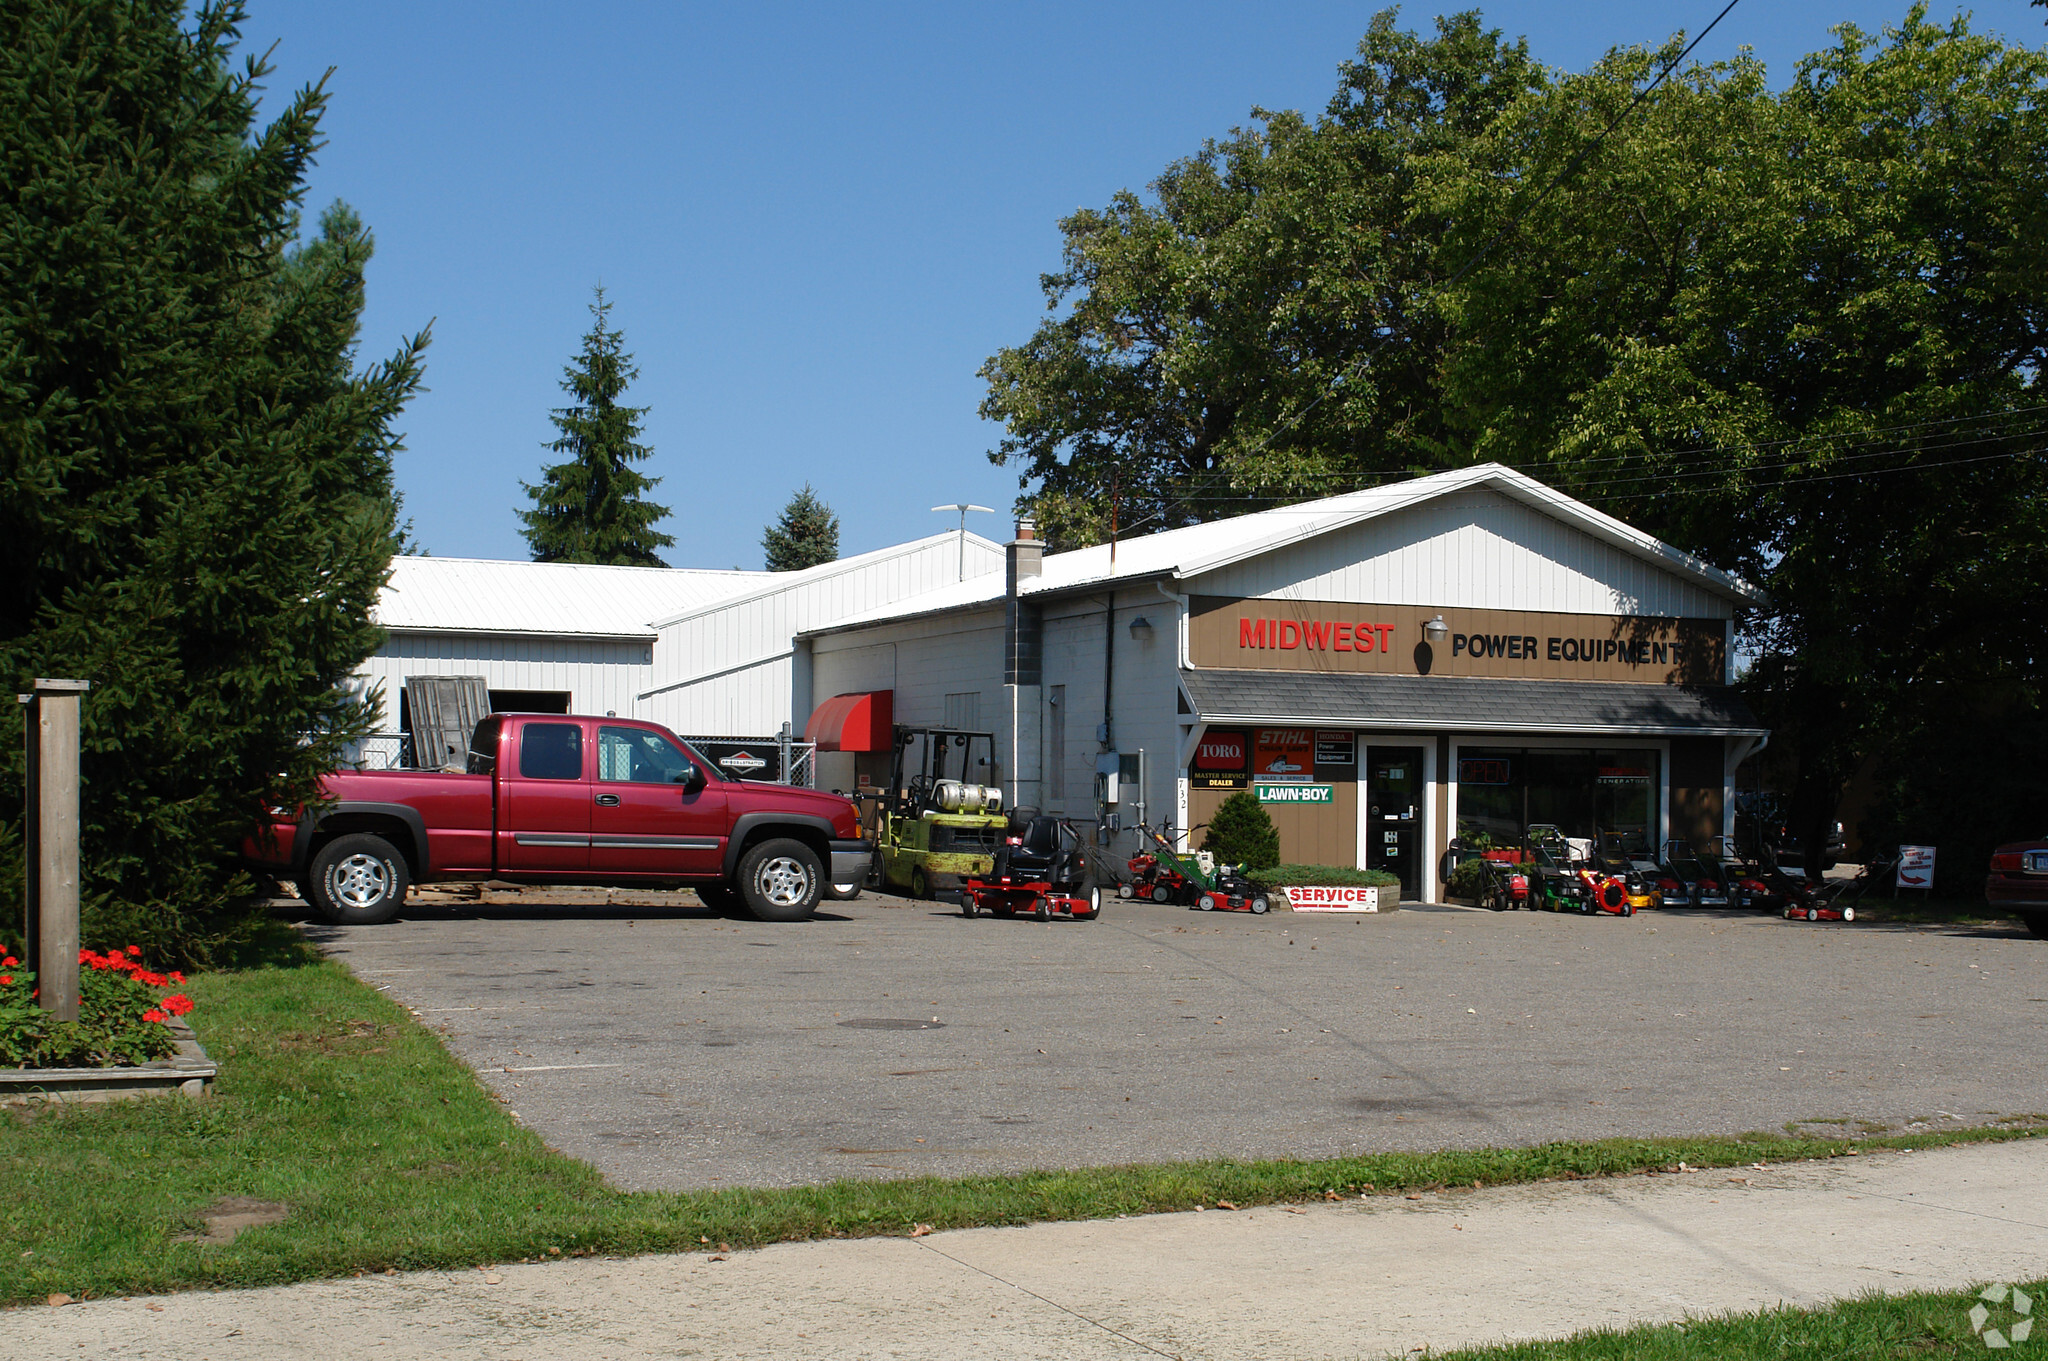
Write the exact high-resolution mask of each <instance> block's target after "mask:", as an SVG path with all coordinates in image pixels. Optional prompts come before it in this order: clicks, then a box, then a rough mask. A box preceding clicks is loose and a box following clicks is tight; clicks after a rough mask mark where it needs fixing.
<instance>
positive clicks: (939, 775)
mask: <svg viewBox="0 0 2048 1361" xmlns="http://www.w3.org/2000/svg"><path fill="white" fill-rule="evenodd" d="M913 748H915V749H916V753H915V755H913V754H912V749H913ZM995 749H996V737H995V734H994V733H992V732H968V731H966V730H965V729H961V728H927V727H917V726H914V725H912V724H907V723H899V724H897V725H896V742H895V749H894V751H893V753H892V754H891V756H890V760H889V788H888V791H887V793H886V794H885V796H884V797H885V798H886V799H887V801H888V803H889V806H890V811H891V812H893V813H894V814H895V815H896V816H898V817H906V818H915V817H922V816H923V815H924V814H925V813H927V812H931V811H936V808H937V805H935V804H934V803H933V802H932V798H933V795H934V793H935V791H936V790H937V789H938V787H939V781H941V780H958V781H960V782H961V783H962V784H985V783H986V782H987V775H988V769H989V763H990V762H991V761H992V760H993V759H994V758H995ZM977 756H978V757H979V759H980V764H979V766H978V767H977V765H976V758H977Z"/></svg>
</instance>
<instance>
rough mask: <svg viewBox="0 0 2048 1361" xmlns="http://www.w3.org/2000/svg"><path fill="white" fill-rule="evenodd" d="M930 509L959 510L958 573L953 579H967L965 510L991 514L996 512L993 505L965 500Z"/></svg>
mask: <svg viewBox="0 0 2048 1361" xmlns="http://www.w3.org/2000/svg"><path fill="white" fill-rule="evenodd" d="M932 509H933V510H957V511H959V512H960V575H959V576H958V577H955V578H954V580H956V581H965V580H967V512H968V511H970V510H978V511H981V512H982V513H983V514H985V515H993V514H995V513H996V512H995V508H994V507H993V506H972V505H969V504H967V502H965V501H961V502H959V503H957V504H955V505H950V506H933V507H932Z"/></svg>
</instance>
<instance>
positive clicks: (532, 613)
mask: <svg viewBox="0 0 2048 1361" xmlns="http://www.w3.org/2000/svg"><path fill="white" fill-rule="evenodd" d="M1002 564H1003V550H1002V548H1001V547H1000V546H999V545H997V544H994V543H991V542H989V541H988V540H987V539H984V538H981V537H980V536H979V535H975V534H963V533H961V532H959V531H953V532H949V533H943V534H935V535H931V536H929V537H927V538H923V539H918V540H916V541H914V542H911V543H906V544H899V545H896V546H895V547H891V548H882V549H876V550H874V551H873V552H869V553H862V554H858V555H856V556H854V557H850V558H842V559H840V560H838V561H836V562H829V563H824V564H821V565H820V566H817V567H812V568H808V569H806V570H804V571H801V572H740V571H732V572H723V571H703V570H697V569H688V568H659V567H603V566H594V565H588V564H574V563H537V562H498V561H487V560H480V559H474V558H435V557H402V558H399V559H397V560H396V561H394V562H393V563H392V571H391V580H390V582H389V583H388V584H387V585H386V586H385V588H384V591H383V593H382V594H381V595H380V596H379V598H378V602H377V608H376V612H375V618H376V621H377V622H378V623H379V624H381V625H383V626H384V628H385V629H386V630H387V632H388V634H389V637H388V639H387V640H386V642H385V644H384V646H383V647H381V648H379V649H378V651H377V652H376V654H375V655H374V656H372V657H370V658H369V659H368V660H366V661H365V662H364V663H363V665H362V667H361V668H359V669H358V671H357V673H356V676H355V678H354V684H355V685H356V686H357V687H358V688H359V689H360V690H361V691H364V692H367V691H368V690H370V689H371V688H372V687H381V694H382V696H383V704H384V721H383V723H382V724H381V725H380V726H381V727H382V728H383V729H384V730H385V732H386V733H388V734H389V736H387V737H385V738H382V739H378V740H375V741H373V742H371V743H369V744H366V749H365V750H364V751H363V752H362V753H360V754H359V755H360V757H361V759H363V760H365V761H366V762H367V763H369V764H389V763H393V762H395V760H396V757H397V752H398V733H399V732H400V730H401V714H400V712H399V709H400V704H401V700H400V696H401V695H402V693H403V690H404V684H405V682H406V680H407V679H409V678H413V677H423V676H480V677H482V678H483V679H484V682H485V684H486V686H487V687H488V689H489V692H490V695H491V699H492V707H493V708H498V709H527V710H541V711H554V712H563V713H597V714H603V713H616V714H622V715H630V716H633V717H641V718H653V719H655V720H656V721H658V722H661V723H665V724H667V725H668V726H669V727H671V728H674V729H676V730H677V731H680V732H686V733H704V734H711V733H718V734H732V735H749V736H751V735H766V734H773V733H775V732H776V731H777V730H778V729H780V727H781V726H782V724H784V723H786V722H794V723H795V724H796V725H797V726H798V727H799V728H801V726H802V723H803V719H804V718H805V717H806V716H807V715H808V714H809V712H810V705H809V702H808V697H807V696H806V697H804V699H803V700H802V702H801V704H799V702H798V698H797V697H796V696H795V695H794V694H793V693H792V689H791V675H790V665H789V659H790V655H791V649H792V642H791V640H792V637H793V635H794V634H795V633H796V632H797V631H798V630H800V629H805V628H816V627H821V626H823V625H825V624H827V623H829V622H830V621H831V620H833V619H834V618H837V617H839V616H841V615H844V614H854V613H861V612H865V611H868V610H872V609H875V608H878V607H881V606H884V605H886V604H888V603H889V602H890V601H893V600H898V599H902V598H904V597H906V596H910V595H917V594H922V593H926V592H929V591H931V590H932V589H934V588H936V587H938V586H941V585H944V584H946V583H953V582H957V581H958V580H959V579H960V578H961V577H962V576H963V574H964V575H965V576H966V577H969V578H972V577H976V576H987V575H990V574H999V573H1000V570H1001V568H1002Z"/></svg>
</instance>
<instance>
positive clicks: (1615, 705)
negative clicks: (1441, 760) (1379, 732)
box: [1180, 669, 1765, 737]
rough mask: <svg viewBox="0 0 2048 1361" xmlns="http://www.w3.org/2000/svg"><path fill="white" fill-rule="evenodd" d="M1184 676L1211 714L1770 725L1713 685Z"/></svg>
mask: <svg viewBox="0 0 2048 1361" xmlns="http://www.w3.org/2000/svg"><path fill="white" fill-rule="evenodd" d="M1180 680H1181V688H1182V689H1183V690H1185V691H1186V692H1187V697H1188V700H1189V702H1190V703H1192V704H1193V705H1194V707H1195V712H1196V714H1197V715H1198V716H1199V717H1200V718H1201V719H1202V720H1203V721H1204V722H1208V723H1291V724H1301V723H1329V724H1332V725H1337V724H1343V725H1350V726H1359V727H1379V728H1396V729H1407V730H1410V731H1418V732H1438V731H1445V732H1449V731H1455V732H1461V733H1473V732H1566V733H1586V734H1589V735H1610V736H1615V737H1624V736H1660V737H1661V736H1687V737H1713V736H1723V737H1747V736H1762V735H1763V733H1764V731H1765V729H1764V728H1763V727H1762V725H1760V724H1759V723H1758V722H1757V721H1756V716H1755V715H1754V714H1752V713H1750V711H1749V707H1748V706H1747V705H1745V704H1744V703H1743V702H1742V699H1741V698H1740V696H1738V695H1736V694H1735V693H1734V692H1733V691H1730V690H1722V689H1717V688H1713V687H1704V688H1700V687H1693V686H1685V685H1637V684H1633V683H1631V682H1628V681H1571V680H1507V679H1501V678H1498V677H1493V676H1388V675H1370V674H1361V673H1357V672H1329V671H1247V670H1231V671H1214V670H1207V669H1202V670H1186V669H1183V670H1182V671H1181V673H1180Z"/></svg>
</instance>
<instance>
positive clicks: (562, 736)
mask: <svg viewBox="0 0 2048 1361" xmlns="http://www.w3.org/2000/svg"><path fill="white" fill-rule="evenodd" d="M508 747H510V748H512V749H510V750H508V749H507V748H508ZM583 748H584V741H583V725H582V724H581V723H578V722H576V721H575V720H573V719H569V720H563V721H559V722H557V721H541V720H537V719H525V720H523V721H521V723H520V725H519V729H518V733H517V738H516V741H514V742H501V743H500V745H499V749H498V762H497V765H498V799H499V803H498V808H499V817H498V850H499V855H498V863H499V864H501V865H503V866H505V867H506V868H507V869H510V870H516V871H523V872H526V873H532V874H577V873H581V872H583V871H586V870H588V869H589V868H590V781H589V779H588V777H587V776H586V774H585V770H584V766H585V761H584V750H583Z"/></svg>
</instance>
